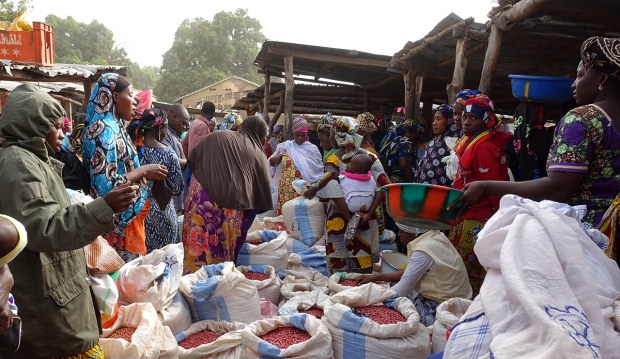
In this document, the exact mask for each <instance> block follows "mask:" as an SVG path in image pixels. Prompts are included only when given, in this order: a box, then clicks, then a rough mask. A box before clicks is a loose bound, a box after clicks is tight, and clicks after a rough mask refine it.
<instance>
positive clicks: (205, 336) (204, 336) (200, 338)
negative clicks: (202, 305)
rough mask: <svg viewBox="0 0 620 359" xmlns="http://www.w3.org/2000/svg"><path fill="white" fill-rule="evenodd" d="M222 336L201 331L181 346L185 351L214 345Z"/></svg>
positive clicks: (184, 341) (181, 343)
mask: <svg viewBox="0 0 620 359" xmlns="http://www.w3.org/2000/svg"><path fill="white" fill-rule="evenodd" d="M221 336H222V334H218V333H214V332H211V331H208V330H201V331H199V332H197V333H194V334H192V335H190V336H188V337H187V338H185V340H183V341H182V342H180V343H179V345H180V346H182V347H183V348H185V349H192V348H196V347H197V346H199V345H203V344H209V343H213V342H214V341H216V340H217V338H219V337H221Z"/></svg>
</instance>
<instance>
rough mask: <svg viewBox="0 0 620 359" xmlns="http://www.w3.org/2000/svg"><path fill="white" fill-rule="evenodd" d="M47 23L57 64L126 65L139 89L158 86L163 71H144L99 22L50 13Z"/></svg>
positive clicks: (153, 69) (149, 68)
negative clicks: (160, 73) (51, 34)
mask: <svg viewBox="0 0 620 359" xmlns="http://www.w3.org/2000/svg"><path fill="white" fill-rule="evenodd" d="M0 1H2V0H0ZM45 22H46V23H48V24H50V25H53V26H54V47H55V54H54V56H55V61H56V62H58V63H68V64H93V65H118V66H125V67H126V68H127V77H128V78H129V80H130V81H131V83H132V84H133V86H134V87H135V88H136V89H149V88H151V89H152V88H153V87H154V86H155V83H156V82H157V80H158V78H159V68H156V67H145V68H141V67H140V65H138V64H137V63H135V62H133V61H131V59H130V58H129V56H128V55H127V51H126V50H125V49H124V48H123V47H122V46H119V45H118V44H116V42H115V41H114V33H113V32H112V30H110V29H108V28H107V27H106V26H105V25H103V24H102V23H100V22H98V21H97V20H93V21H92V22H91V23H90V24H85V23H81V22H78V21H76V20H75V19H74V18H73V17H71V16H69V17H67V18H66V19H62V18H60V17H58V16H56V15H53V14H50V15H48V16H47V17H46V18H45Z"/></svg>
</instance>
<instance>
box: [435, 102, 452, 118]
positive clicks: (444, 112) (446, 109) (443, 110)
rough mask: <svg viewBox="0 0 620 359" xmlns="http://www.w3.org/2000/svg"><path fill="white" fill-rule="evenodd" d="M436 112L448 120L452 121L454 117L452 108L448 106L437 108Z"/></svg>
mask: <svg viewBox="0 0 620 359" xmlns="http://www.w3.org/2000/svg"><path fill="white" fill-rule="evenodd" d="M435 111H439V112H441V114H442V115H444V116H446V118H447V119H448V120H450V119H451V118H452V117H453V115H454V111H453V110H452V106H450V105H448V104H443V105H439V107H437V109H436V110H435Z"/></svg>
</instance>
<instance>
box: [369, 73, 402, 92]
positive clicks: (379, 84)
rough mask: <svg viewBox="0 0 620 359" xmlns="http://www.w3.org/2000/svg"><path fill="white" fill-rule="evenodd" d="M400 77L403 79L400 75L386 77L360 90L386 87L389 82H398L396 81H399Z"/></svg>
mask: <svg viewBox="0 0 620 359" xmlns="http://www.w3.org/2000/svg"><path fill="white" fill-rule="evenodd" d="M402 77H403V75H401V74H395V75H392V76H390V77H386V78H384V79H383V80H381V81H378V82H376V83H374V84H372V85H370V86H361V88H362V90H373V89H377V88H380V87H382V86H384V85H387V84H389V83H391V82H394V81H396V80H398V79H400V78H402Z"/></svg>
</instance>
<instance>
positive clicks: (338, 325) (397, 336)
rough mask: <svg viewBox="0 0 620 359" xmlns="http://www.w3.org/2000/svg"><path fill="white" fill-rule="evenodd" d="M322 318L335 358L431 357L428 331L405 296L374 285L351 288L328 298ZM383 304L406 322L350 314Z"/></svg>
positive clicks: (418, 358) (422, 358) (385, 358)
mask: <svg viewBox="0 0 620 359" xmlns="http://www.w3.org/2000/svg"><path fill="white" fill-rule="evenodd" d="M330 300H331V301H332V302H333V303H334V304H333V305H331V306H328V307H327V308H326V309H325V315H324V316H323V318H322V319H321V321H322V322H323V324H325V325H326V326H327V328H328V329H329V332H330V333H331V335H332V348H333V350H334V358H336V359H365V358H367V359H375V358H382V359H390V358H394V359H400V358H411V359H424V358H426V357H427V356H429V355H430V354H431V341H430V330H429V329H427V328H426V327H425V326H424V325H422V324H420V315H419V314H418V312H417V311H416V310H415V306H414V305H413V303H412V302H411V300H409V298H406V297H399V296H398V294H396V292H394V291H393V290H391V289H385V288H382V287H380V286H379V285H376V284H374V283H368V284H364V285H362V286H359V287H352V288H350V289H347V290H345V291H342V292H340V293H338V294H335V295H333V296H332V297H331V299H330ZM370 305H385V306H386V307H389V308H392V309H394V310H396V311H398V312H400V313H401V314H402V315H403V316H404V317H405V318H406V321H405V322H402V323H396V324H379V323H377V322H375V321H374V320H372V319H370V318H366V317H359V316H357V315H356V314H355V313H353V312H352V308H353V307H364V306H370Z"/></svg>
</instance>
